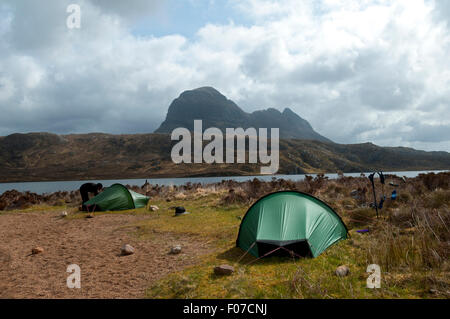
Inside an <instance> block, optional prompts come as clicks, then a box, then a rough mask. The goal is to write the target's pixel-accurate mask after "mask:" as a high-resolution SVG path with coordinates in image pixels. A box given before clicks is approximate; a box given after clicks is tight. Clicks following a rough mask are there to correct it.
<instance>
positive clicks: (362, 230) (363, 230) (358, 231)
mask: <svg viewBox="0 0 450 319" xmlns="http://www.w3.org/2000/svg"><path fill="white" fill-rule="evenodd" d="M356 232H357V233H360V234H362V233H368V232H369V229H360V230H357V231H356Z"/></svg>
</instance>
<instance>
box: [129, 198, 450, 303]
mask: <svg viewBox="0 0 450 319" xmlns="http://www.w3.org/2000/svg"><path fill="white" fill-rule="evenodd" d="M153 204H156V205H158V206H159V207H160V208H161V209H160V211H159V213H158V214H156V215H155V216H154V217H153V218H152V219H151V220H147V221H145V222H143V223H142V224H141V225H140V226H141V227H140V230H139V233H138V234H137V235H138V236H141V237H145V236H149V235H150V236H151V235H152V234H157V232H175V233H178V234H180V235H196V236H199V237H202V238H204V239H205V240H206V241H207V242H211V243H213V244H214V245H215V246H216V251H215V252H214V253H213V254H211V255H208V256H205V257H204V258H203V260H202V262H201V263H200V264H198V265H196V266H194V267H190V268H188V269H185V270H184V271H182V272H179V273H175V274H172V275H170V276H168V277H167V278H165V279H164V280H162V281H160V282H158V283H157V284H156V285H154V286H152V287H149V289H148V291H147V297H149V298H436V297H445V296H447V297H448V295H445V293H444V294H442V292H439V291H438V292H437V293H436V291H435V290H436V289H435V286H439V284H440V285H441V286H442V284H444V285H446V288H447V289H448V279H446V276H448V272H445V271H442V272H440V271H434V270H432V271H417V272H414V273H410V272H408V273H405V272H402V271H395V272H389V273H387V272H386V271H383V269H382V285H381V289H368V288H366V280H367V276H368V275H369V274H368V273H367V272H366V269H367V266H368V265H369V262H371V261H369V260H368V258H367V252H366V251H365V243H367V242H370V241H373V240H376V239H374V236H376V234H372V233H369V234H359V233H356V232H355V231H354V230H353V231H351V239H349V240H346V241H341V242H340V243H338V244H336V245H334V246H332V247H331V248H329V249H328V250H327V251H325V253H323V254H322V255H321V256H319V257H318V258H315V259H307V258H305V259H289V258H280V257H271V258H265V259H260V260H257V261H256V262H252V261H253V260H255V258H254V257H251V256H248V255H247V256H245V257H244V258H243V259H242V260H241V261H240V262H239V263H238V262H237V261H238V260H239V258H240V257H241V256H242V255H243V251H242V250H241V249H239V248H236V247H235V240H236V238H237V234H238V230H239V225H240V218H241V217H242V216H243V215H244V214H245V211H246V209H247V205H236V204H235V205H231V206H227V205H225V206H221V205H220V202H219V196H217V195H210V196H206V197H204V198H200V199H192V200H189V203H188V204H187V203H186V202H185V201H178V202H170V203H166V202H165V201H162V200H160V201H157V202H154V203H153ZM175 205H185V207H186V209H187V210H188V211H191V212H192V214H189V215H184V216H180V217H173V216H172V213H171V212H172V211H171V210H170V213H169V207H170V206H175ZM180 238H181V239H182V236H180ZM248 263H250V264H248ZM220 264H230V265H233V266H234V267H235V269H236V271H235V273H234V274H233V275H232V276H229V277H220V276H216V275H214V273H213V268H214V266H217V265H220ZM339 265H347V266H349V267H350V270H351V272H350V275H349V276H347V277H343V278H341V277H337V276H336V275H335V273H334V271H335V269H336V267H338V266H339ZM430 289H431V291H430ZM433 289H434V290H433Z"/></svg>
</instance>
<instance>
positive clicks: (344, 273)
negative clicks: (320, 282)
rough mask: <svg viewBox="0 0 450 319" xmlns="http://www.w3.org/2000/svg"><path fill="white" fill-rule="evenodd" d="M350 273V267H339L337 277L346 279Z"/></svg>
mask: <svg viewBox="0 0 450 319" xmlns="http://www.w3.org/2000/svg"><path fill="white" fill-rule="evenodd" d="M349 273H350V268H348V266H339V267H337V268H336V276H338V277H345V276H348V274H349Z"/></svg>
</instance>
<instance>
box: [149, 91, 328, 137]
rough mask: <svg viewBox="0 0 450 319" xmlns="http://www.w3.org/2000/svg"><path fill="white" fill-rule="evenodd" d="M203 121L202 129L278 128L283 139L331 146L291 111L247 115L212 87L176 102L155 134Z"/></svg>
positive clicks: (182, 97) (273, 110)
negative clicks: (310, 141)
mask: <svg viewBox="0 0 450 319" xmlns="http://www.w3.org/2000/svg"><path fill="white" fill-rule="evenodd" d="M200 119H201V120H203V127H205V128H206V127H217V128H219V129H221V130H225V129H226V128H237V127H242V128H244V129H246V128H249V127H254V128H279V129H280V137H281V138H295V139H308V140H319V141H324V142H331V141H330V140H329V139H327V138H325V137H323V136H322V135H320V134H318V133H317V132H315V131H314V130H313V128H312V127H311V125H310V124H309V123H308V121H306V120H304V119H303V118H301V117H300V116H299V115H297V114H296V113H295V112H294V111H292V110H291V109H290V108H285V109H284V110H283V112H280V111H279V110H278V109H276V108H268V109H266V110H259V111H255V112H253V113H247V112H244V111H243V110H242V109H241V108H240V107H239V106H237V105H236V104H235V103H234V102H233V101H231V100H229V99H227V97H226V96H224V95H223V94H222V93H220V92H219V91H218V90H216V89H215V88H213V87H210V86H204V87H200V88H197V89H193V90H187V91H184V92H183V93H181V94H180V96H179V97H178V98H176V99H175V100H173V102H172V103H171V104H170V106H169V110H168V112H167V117H166V119H165V121H164V122H163V123H162V124H161V126H160V127H159V128H158V129H157V130H156V131H155V132H156V133H170V132H172V131H173V130H174V129H175V128H178V127H185V128H187V129H189V130H193V126H194V120H200Z"/></svg>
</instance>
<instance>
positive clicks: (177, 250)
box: [170, 245, 181, 255]
mask: <svg viewBox="0 0 450 319" xmlns="http://www.w3.org/2000/svg"><path fill="white" fill-rule="evenodd" d="M170 253H171V254H172V255H178V254H179V253H181V246H180V245H175V246H173V247H172V248H171V249H170Z"/></svg>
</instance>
